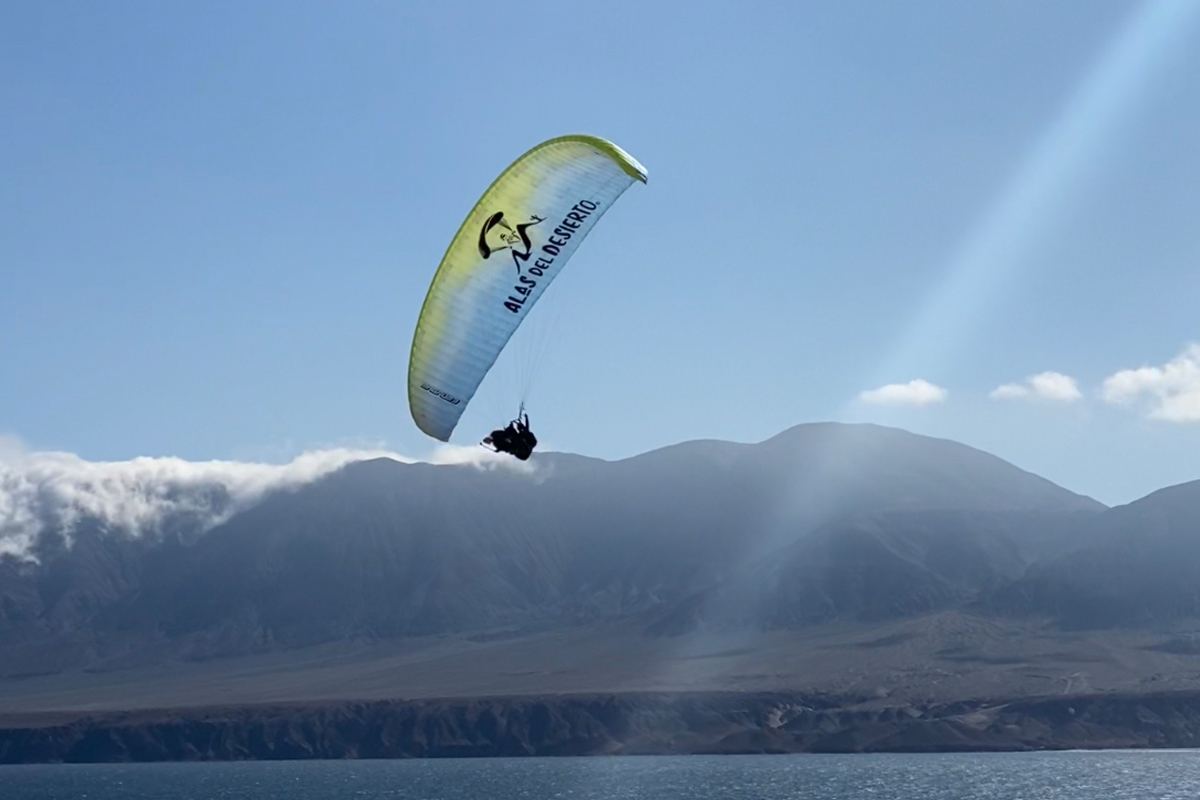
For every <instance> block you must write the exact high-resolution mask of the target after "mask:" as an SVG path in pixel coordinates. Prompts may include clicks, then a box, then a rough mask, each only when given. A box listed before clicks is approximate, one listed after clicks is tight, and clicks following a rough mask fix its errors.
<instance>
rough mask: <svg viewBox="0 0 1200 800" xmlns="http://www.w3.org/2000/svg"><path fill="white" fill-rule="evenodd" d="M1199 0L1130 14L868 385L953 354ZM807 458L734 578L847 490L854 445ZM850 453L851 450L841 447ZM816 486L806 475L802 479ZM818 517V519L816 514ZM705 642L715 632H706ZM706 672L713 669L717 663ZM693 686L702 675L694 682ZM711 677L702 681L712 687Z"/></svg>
mask: <svg viewBox="0 0 1200 800" xmlns="http://www.w3.org/2000/svg"><path fill="white" fill-rule="evenodd" d="M1197 17H1200V2H1197V0H1147V2H1145V3H1143V4H1141V5H1139V6H1138V7H1137V8H1136V9H1135V10H1134V12H1133V13H1132V15H1131V17H1130V19H1129V20H1128V22H1127V23H1126V25H1125V26H1124V27H1123V28H1122V29H1121V31H1120V32H1119V33H1118V35H1117V36H1116V38H1115V39H1114V40H1113V41H1112V42H1111V43H1110V44H1109V45H1108V47H1106V48H1105V49H1104V50H1103V51H1102V52H1101V53H1100V54H1099V57H1098V58H1097V60H1096V62H1095V64H1094V66H1092V68H1091V69H1090V70H1089V71H1088V73H1087V74H1086V77H1085V78H1084V80H1083V82H1082V83H1081V84H1080V85H1079V87H1078V88H1077V89H1076V90H1075V91H1074V92H1073V93H1072V94H1071V95H1070V97H1069V98H1068V99H1067V101H1066V102H1065V103H1064V105H1063V106H1062V108H1061V110H1060V111H1059V113H1058V114H1057V115H1056V117H1055V118H1054V120H1053V121H1052V122H1051V124H1050V125H1049V126H1048V128H1047V129H1046V130H1045V132H1044V133H1043V134H1042V135H1041V136H1040V137H1039V139H1038V140H1037V141H1036V142H1035V143H1034V145H1033V147H1032V148H1031V150H1030V152H1029V154H1028V155H1027V157H1026V158H1025V159H1024V161H1023V162H1022V163H1021V165H1020V166H1019V168H1018V169H1017V170H1016V172H1015V173H1014V175H1013V176H1012V178H1011V179H1010V180H1009V181H1008V182H1007V184H1006V185H1005V186H1004V188H1003V189H1002V191H1001V192H1000V193H999V195H998V196H997V197H996V198H995V200H994V201H993V202H992V203H991V204H990V206H988V208H987V209H986V211H985V212H984V214H983V215H982V217H981V218H980V220H979V222H978V223H977V224H976V225H975V227H974V228H973V229H972V230H970V232H969V233H968V235H967V236H966V238H965V239H964V241H963V242H962V244H961V246H960V247H959V248H958V249H957V251H955V252H954V253H953V254H952V255H951V257H950V259H949V261H948V263H947V264H946V267H945V270H944V277H943V278H942V280H941V281H940V283H939V284H938V285H937V286H936V287H935V288H934V289H933V291H932V292H931V293H930V294H929V296H928V297H927V299H926V301H925V303H924V304H923V306H922V307H921V309H920V311H919V312H918V313H917V315H916V316H915V318H914V319H913V321H912V323H911V324H910V326H909V328H908V329H907V331H906V332H905V333H904V335H903V336H902V337H901V338H900V340H899V342H898V343H897V344H896V346H895V348H894V349H893V350H892V351H891V352H890V354H888V355H887V357H886V358H885V360H884V361H883V363H882V365H881V368H880V369H879V370H878V371H877V372H876V373H875V374H874V375H873V376H871V377H868V378H867V379H866V380H865V381H864V383H863V386H864V387H870V386H882V385H884V384H892V383H895V382H896V381H901V382H903V381H912V384H923V383H925V382H924V381H916V380H913V379H914V378H915V377H916V376H920V375H926V376H932V375H933V374H934V372H933V370H934V369H935V368H936V367H937V366H939V365H940V364H941V363H943V362H944V361H945V360H947V359H949V358H951V357H952V355H953V351H954V349H955V347H956V346H959V345H961V341H962V339H963V338H964V333H965V332H966V331H967V330H968V329H969V328H970V327H971V325H972V323H973V322H974V321H976V320H977V319H978V318H979V316H980V314H981V311H982V310H983V308H984V307H985V306H986V305H987V303H988V301H989V299H990V298H992V297H994V296H995V295H996V293H997V292H998V291H999V290H1001V289H1003V288H1004V286H1005V284H1006V283H1008V282H1010V281H1012V280H1013V279H1014V278H1015V277H1016V275H1017V273H1018V272H1019V267H1020V260H1021V257H1022V256H1023V254H1024V252H1025V251H1026V250H1027V249H1028V248H1029V246H1030V245H1031V244H1032V243H1033V242H1034V240H1035V238H1036V237H1037V235H1038V234H1039V233H1041V232H1042V231H1044V230H1045V229H1046V227H1047V226H1048V225H1050V224H1052V222H1053V219H1054V212H1055V211H1056V210H1057V209H1059V208H1061V207H1062V206H1063V205H1064V204H1065V202H1066V201H1067V200H1069V198H1070V195H1071V194H1072V192H1074V191H1077V190H1078V186H1079V184H1080V182H1081V179H1082V178H1083V177H1085V176H1086V175H1087V173H1088V172H1089V171H1091V170H1092V169H1094V167H1095V165H1096V164H1097V162H1098V161H1099V160H1100V159H1101V157H1102V156H1103V155H1104V154H1105V152H1107V151H1108V150H1110V149H1111V148H1112V146H1113V144H1114V143H1115V141H1116V139H1117V138H1118V134H1119V132H1120V129H1121V127H1122V125H1121V122H1122V119H1123V118H1125V117H1127V116H1128V115H1129V112H1130V110H1131V106H1132V105H1133V104H1134V103H1135V102H1136V100H1137V98H1138V96H1139V94H1140V92H1141V89H1142V88H1143V87H1144V86H1145V85H1146V84H1147V83H1148V82H1149V81H1150V80H1151V79H1152V77H1153V76H1154V74H1155V73H1156V72H1157V71H1159V70H1160V69H1162V68H1163V66H1165V65H1166V64H1168V63H1169V62H1170V61H1171V57H1172V56H1173V55H1174V53H1175V52H1176V51H1177V50H1178V49H1179V47H1180V45H1181V44H1182V43H1183V41H1184V40H1185V38H1186V36H1187V34H1188V33H1189V31H1190V29H1191V26H1192V25H1193V24H1194V23H1195V21H1196V18H1197ZM857 399H858V398H848V399H847V402H846V403H845V404H844V405H843V407H842V409H841V410H840V413H839V415H838V416H839V418H840V419H843V420H845V419H847V418H850V417H854V418H860V417H861V403H859V402H857ZM813 444H814V445H815V446H814V447H813V448H812V456H813V458H814V459H815V461H817V462H819V467H818V469H817V471H818V473H824V474H823V478H824V480H822V481H819V483H821V487H820V490H819V491H820V493H819V495H814V494H813V492H814V488H815V487H814V486H809V485H807V483H809V482H810V481H807V480H802V481H800V482H798V484H797V485H796V486H795V487H793V489H792V491H791V492H788V493H786V495H787V496H786V497H784V498H781V499H780V502H779V503H778V506H777V507H776V508H774V509H771V510H770V511H769V517H770V519H768V520H767V521H766V524H767V525H768V533H767V535H765V536H764V537H762V539H760V540H758V541H756V542H755V543H754V544H753V545H752V546H750V547H748V548H747V549H746V551H745V552H743V553H742V554H741V557H740V559H739V561H738V564H737V565H736V566H735V568H734V570H733V572H734V574H735V575H736V574H738V573H743V574H747V573H749V572H751V571H752V570H753V569H754V567H755V566H756V565H758V564H761V563H763V562H764V561H765V560H767V559H770V558H771V557H772V556H773V554H776V553H779V552H781V551H782V548H783V547H785V546H786V545H787V543H788V542H790V541H794V540H795V538H796V536H797V535H798V534H797V526H796V518H795V515H796V510H797V508H798V507H800V506H802V505H805V504H806V503H807V504H811V506H812V508H813V509H816V510H818V511H819V510H820V509H829V510H832V509H835V508H836V507H837V506H838V505H839V502H840V501H841V499H842V498H843V496H844V494H845V492H846V491H847V489H848V488H849V485H850V482H849V481H848V480H847V478H848V475H845V474H840V473H839V470H838V468H837V465H838V464H839V463H842V464H849V463H853V462H854V461H855V456H856V453H855V452H854V451H855V450H856V446H855V445H854V444H853V443H848V442H846V441H839V442H836V446H835V442H834V441H833V440H830V441H823V442H820V441H819V442H815V443H813ZM847 445H848V446H847ZM808 478H810V479H811V478H812V476H811V475H810V476H808ZM815 517H816V518H820V514H819V513H817V514H816V515H815ZM736 610H737V609H736V600H731V598H729V597H722V596H716V597H714V598H712V599H711V600H710V601H709V602H707V603H706V604H705V612H704V613H705V615H707V616H710V617H715V618H718V619H719V618H720V617H721V615H722V612H725V613H729V612H733V613H736ZM710 635H711V632H710ZM696 638H697V637H696V636H695V635H693V636H684V637H680V640H679V642H678V643H677V645H676V650H677V652H676V654H675V655H676V656H677V657H676V658H673V659H670V660H669V661H668V662H667V663H664V664H663V665H662V670H661V671H662V675H660V678H662V679H669V678H670V677H672V676H676V675H678V674H680V669H681V668H680V666H679V665H680V663H684V662H681V661H680V659H681V658H683V657H685V656H686V655H687V651H688V648H689V647H692V646H694V645H695V641H696ZM710 669H712V670H714V671H719V670H718V667H717V665H716V664H713V665H711V666H710ZM691 677H692V678H693V679H695V678H697V677H699V676H691ZM716 677H717V676H716V675H715V674H710V675H705V676H703V678H704V679H707V680H712V679H714V678H716Z"/></svg>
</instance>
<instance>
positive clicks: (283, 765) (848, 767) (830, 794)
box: [0, 751, 1200, 800]
mask: <svg viewBox="0 0 1200 800" xmlns="http://www.w3.org/2000/svg"><path fill="white" fill-rule="evenodd" d="M0 798H3V800H60V798H61V799H62V800H66V799H67V798H70V799H71V800H74V799H75V798H85V799H86V800H134V799H136V800H142V798H155V799H156V800H158V799H159V798H161V799H162V800H217V798H221V800H226V799H229V800H232V799H233V798H237V799H238V800H242V799H243V798H244V799H245V800H268V798H269V799H270V800H276V799H278V800H285V799H286V800H333V798H338V800H374V799H375V798H389V799H390V800H543V799H548V798H571V800H592V799H593V798H595V800H601V799H602V798H603V800H624V799H625V798H654V799H655V800H676V798H678V799H679V800H718V799H720V800H724V799H725V798H745V799H746V800H776V798H779V799H780V800H782V798H805V799H806V800H807V798H813V800H817V799H818V798H819V800H964V799H965V798H972V799H974V798H979V799H980V800H983V799H984V798H986V799H987V800H998V799H999V798H1004V800H1184V799H1185V798H1186V800H1196V798H1200V751H1136V752H1134V751H1105V752H1056V753H999V754H946V755H789V756H663V757H658V756H653V757H625V758H605V757H599V758H526V759H521V758H514V759H470V760H459V759H437V760H412V761H287V762H281V761H254V762H238V763H206V764H195V763H190V764H98V765H90V764H89V765H73V764H68V765H30V766H11V767H0Z"/></svg>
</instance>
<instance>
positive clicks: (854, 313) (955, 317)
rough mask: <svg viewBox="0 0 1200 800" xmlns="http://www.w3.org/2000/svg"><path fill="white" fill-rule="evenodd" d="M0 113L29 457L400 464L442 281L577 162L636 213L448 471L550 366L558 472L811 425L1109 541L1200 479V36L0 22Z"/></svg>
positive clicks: (6, 375)
mask: <svg viewBox="0 0 1200 800" xmlns="http://www.w3.org/2000/svg"><path fill="white" fill-rule="evenodd" d="M0 97H2V98H3V125H2V126H0V433H3V434H6V435H9V436H13V437H18V438H19V439H21V440H22V441H23V442H25V444H26V445H27V446H28V447H30V448H33V449H36V450H63V451H69V452H73V453H77V454H79V455H80V456H82V457H83V458H86V459H92V460H113V459H128V458H131V457H135V456H140V455H153V456H165V455H175V456H180V457H183V458H186V459H192V460H205V459H213V458H222V459H243V460H268V461H278V460H283V459H287V458H290V457H291V456H293V455H295V454H296V453H298V452H300V451H302V450H306V449H312V448H321V447H330V446H345V445H359V446H362V445H372V446H375V445H385V446H387V447H390V448H394V449H396V450H398V451H401V452H404V453H408V454H412V455H420V454H422V453H424V452H427V451H429V450H430V448H431V445H432V442H430V441H429V440H427V439H425V438H424V437H423V436H422V435H421V434H420V433H419V432H418V431H417V430H416V428H415V426H414V425H413V424H412V422H411V420H410V418H409V415H408V410H407V408H406V392H405V370H406V365H407V355H408V347H409V342H410V339H411V335H412V330H413V326H414V324H415V321H416V315H417V312H418V311H419V309H420V305H421V301H422V299H423V297H424V294H425V291H426V288H427V286H428V283H429V279H430V277H431V276H432V272H433V269H434V268H435V266H436V264H437V262H438V259H439V258H440V256H441V254H442V252H443V250H444V248H445V246H446V244H447V242H448V241H449V238H450V237H451V236H452V235H453V233H454V231H455V230H456V229H457V227H458V225H459V223H460V222H461V220H462V218H463V216H464V215H465V214H466V213H467V211H468V210H469V209H470V207H471V205H472V204H473V203H474V201H475V200H476V198H477V197H478V195H479V194H480V193H481V192H482V190H483V189H484V188H485V187H486V186H487V185H488V183H489V182H490V181H491V179H492V178H493V177H494V176H495V174H496V173H498V172H499V171H500V170H501V169H503V167H504V166H506V165H507V164H508V162H509V161H511V160H512V159H513V158H515V157H516V156H517V155H519V154H520V153H522V152H524V151H525V150H526V149H527V148H529V147H530V146H532V145H533V144H535V143H537V142H539V141H541V140H543V139H546V138H549V137H552V136H555V135H559V134H563V133H569V132H588V133H594V134H598V135H601V136H605V137H608V138H610V139H612V140H613V141H615V142H617V143H618V144H620V145H621V146H622V147H624V148H625V149H627V150H628V151H629V152H631V153H632V154H633V155H634V156H636V157H637V158H638V159H639V160H640V161H641V162H642V163H643V164H645V165H646V167H647V168H648V170H649V173H650V180H649V184H648V185H647V186H635V187H634V188H633V189H631V190H630V191H629V192H628V193H627V194H626V195H625V197H624V198H622V200H621V202H620V203H619V204H618V205H617V207H616V208H615V209H614V210H613V211H612V212H611V213H609V214H608V215H607V216H606V217H605V219H604V220H603V221H602V223H601V224H600V225H599V226H598V227H597V230H596V231H595V232H594V233H593V234H592V236H591V237H590V238H589V240H588V241H587V242H586V243H585V245H584V247H583V248H581V250H580V251H579V253H578V254H577V255H576V256H575V258H574V259H573V261H572V263H571V265H570V268H569V269H568V270H567V271H566V272H565V273H564V274H563V276H562V277H561V278H560V279H559V281H558V282H557V283H556V284H555V285H554V286H553V287H552V289H551V291H550V292H549V293H548V294H547V295H546V297H545V298H544V300H543V302H542V304H541V306H539V308H537V309H535V312H534V314H533V315H531V317H530V319H529V322H528V327H529V328H530V330H529V331H527V332H523V333H522V334H518V339H516V340H514V343H513V344H514V347H513V352H512V353H510V354H506V357H504V358H502V361H501V363H499V364H498V365H497V369H496V371H495V374H494V375H493V376H491V377H489V379H488V381H487V382H485V384H484V386H483V387H482V389H481V391H480V394H479V395H478V396H477V398H476V402H475V403H473V404H472V407H471V409H469V410H468V413H467V414H466V415H465V416H464V418H463V422H462V424H461V425H460V428H459V434H458V437H457V438H458V440H459V441H461V442H462V443H469V442H471V441H474V440H477V439H478V438H479V437H481V436H482V435H483V434H484V433H486V432H487V430H488V429H489V428H490V427H491V426H492V425H494V424H497V423H500V422H503V421H505V419H506V418H507V416H509V415H511V413H512V412H513V411H515V408H513V407H512V406H513V404H514V393H513V392H512V390H511V387H512V385H513V383H514V379H513V376H514V375H515V374H516V373H517V372H519V371H520V369H521V364H520V363H519V362H520V361H521V357H522V355H523V354H529V353H532V352H534V351H540V350H543V349H544V350H546V351H547V352H546V354H545V357H544V358H543V359H542V361H541V362H540V363H541V366H540V368H539V370H538V372H537V377H536V382H535V383H534V384H533V388H532V392H531V394H530V398H529V399H530V406H531V412H532V415H533V421H534V428H535V430H536V431H537V432H538V434H539V436H540V437H541V438H542V440H543V442H544V443H545V444H546V445H547V446H548V447H550V448H553V449H562V450H570V451H575V452H581V453H585V454H589V455H595V456H600V457H605V458H617V457H623V456H628V455H632V454H635V453H637V452H641V451H644V450H648V449H651V448H654V447H658V446H662V445H666V444H670V443H673V442H677V441H681V440H686V439H695V438H724V439H733V440H738V441H756V440H760V439H763V438H766V437H768V436H771V435H773V434H774V433H777V432H779V431H780V430H782V429H784V428H787V427H789V426H791V425H794V424H797V423H801V422H811V421H820V420H829V419H841V420H855V421H874V422H880V423H883V424H889V425H897V426H900V427H903V428H906V429H909V430H913V431H917V432H920V433H928V434H932V435H938V436H945V437H949V438H953V439H957V440H959V441H962V442H965V443H967V444H971V445H974V446H977V447H981V448H983V449H985V450H988V451H990V452H994V453H996V454H997V455H1000V456H1001V457H1003V458H1006V459H1008V460H1010V461H1012V462H1014V463H1015V464H1017V465H1018V466H1021V467H1023V468H1025V469H1028V470H1031V471H1034V472H1037V473H1039V474H1041V475H1044V476H1046V477H1048V478H1050V479H1051V480H1054V481H1056V482H1058V483H1060V484H1062V485H1064V486H1066V487H1068V488H1070V489H1073V490H1075V491H1079V492H1084V493H1087V494H1091V495H1092V496H1095V497H1097V498H1098V499H1100V500H1102V501H1105V502H1109V503H1116V502H1125V501H1129V500H1132V499H1134V498H1136V497H1138V496H1140V495H1142V494H1144V493H1146V492H1148V491H1151V490H1153V489H1155V488H1158V487H1161V486H1163V485H1167V484H1171V483H1178V482H1182V481H1186V480H1194V479H1198V478H1200V373H1198V370H1200V354H1198V353H1200V351H1195V350H1189V346H1190V345H1191V344H1192V343H1195V342H1200V313H1197V310H1198V308H1200V303H1198V300H1200V224H1197V222H1196V221H1197V220H1198V219H1200V148H1197V146H1196V142H1198V141H1200V2H1198V0H1152V1H1151V2H1146V3H1142V2H1128V0H1120V1H1117V0H1088V1H1087V2H1075V3H1066V2H1063V3H1045V2H1041V1H1040V0H1038V1H1037V2H1033V1H1030V2H1021V1H1017V2H999V1H997V2H983V3H961V2H950V1H949V0H947V1H946V2H927V1H926V0H912V2H906V3H883V2H877V1H872V2H867V1H866V0H850V2H842V3H825V2H820V3H818V2H780V3H749V2H745V3H736V4H735V3H726V4H705V3H700V4H697V3H689V4H682V3H679V4H671V3H660V4H651V3H608V4H603V6H599V5H592V4H568V3H522V4H516V5H507V6H506V5H495V4H485V3H450V2H438V3H432V2H430V3H419V2H403V3H401V2H396V3H365V2H360V3H326V4H321V3H290V2H289V3H270V2H259V3H253V4H246V3H219V2H210V3H204V4H199V5H195V4H193V5H184V4H165V3H163V4H150V3H128V4H126V3H119V2H113V3H105V4H88V3H61V4H45V3H33V2H9V3H5V4H4V5H3V7H2V8H0ZM543 345H544V347H543ZM1139 368H1145V369H1143V370H1142V371H1141V372H1129V370H1136V369H1139ZM1047 372H1053V373H1056V374H1057V375H1059V376H1065V377H1058V378H1049V379H1042V380H1040V381H1038V382H1035V383H1034V384H1023V385H1024V387H1025V388H1024V390H1022V389H1016V388H1010V389H1008V390H1005V391H1001V392H999V396H993V395H994V394H995V392H996V390H997V388H998V387H1000V386H1002V385H1005V384H1021V382H1022V381H1025V380H1026V378H1027V377H1029V376H1033V375H1039V374H1042V373H1047ZM918 379H919V380H922V381H925V382H927V383H928V384H929V385H930V387H932V389H930V390H928V391H927V392H926V393H925V394H922V393H921V391H920V386H922V385H923V384H922V385H918V386H917V389H918V391H916V393H915V394H914V392H913V390H912V389H911V387H910V388H906V389H895V390H893V391H891V392H890V394H889V393H887V392H885V393H883V394H882V395H879V394H876V395H865V396H864V395H862V393H863V392H869V391H871V390H876V389H879V388H880V387H883V386H886V385H891V384H897V385H902V386H908V385H909V382H910V381H914V380H918ZM1068 379H1070V381H1073V383H1071V382H1069V381H1068ZM1055 381H1057V383H1056V382H1055ZM1055 387H1057V388H1055ZM1064 387H1065V388H1064ZM1072 389H1073V390H1074V391H1075V392H1077V396H1076V394H1074V393H1072ZM929 392H932V394H930V393H929ZM872 399H874V400H879V399H883V400H887V401H889V402H890V404H886V403H884V404H881V403H872V402H870V401H871V400H872ZM919 400H925V401H927V402H924V403H923V404H919V405H917V404H913V401H919ZM1193 410H1194V413H1193Z"/></svg>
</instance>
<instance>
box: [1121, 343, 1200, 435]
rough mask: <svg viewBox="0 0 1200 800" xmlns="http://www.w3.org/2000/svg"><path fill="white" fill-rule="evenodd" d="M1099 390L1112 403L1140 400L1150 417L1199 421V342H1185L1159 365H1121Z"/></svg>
mask: <svg viewBox="0 0 1200 800" xmlns="http://www.w3.org/2000/svg"><path fill="white" fill-rule="evenodd" d="M1100 394H1101V397H1103V398H1104V400H1105V401H1106V402H1109V403H1113V404H1114V405H1132V404H1134V403H1136V402H1137V401H1139V400H1144V401H1145V402H1146V403H1147V407H1148V412H1147V413H1148V416H1150V417H1151V418H1152V419H1162V420H1167V421H1168V422H1200V344H1192V345H1189V346H1188V347H1186V348H1185V349H1184V351H1183V352H1182V353H1180V354H1179V355H1178V356H1176V357H1175V358H1174V359H1173V360H1171V361H1169V362H1167V363H1166V364H1164V365H1163V366H1161V367H1139V368H1138V369H1123V370H1121V371H1120V372H1117V373H1115V374H1113V375H1110V376H1108V377H1107V378H1105V379H1104V385H1103V386H1102V387H1101V390H1100Z"/></svg>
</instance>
